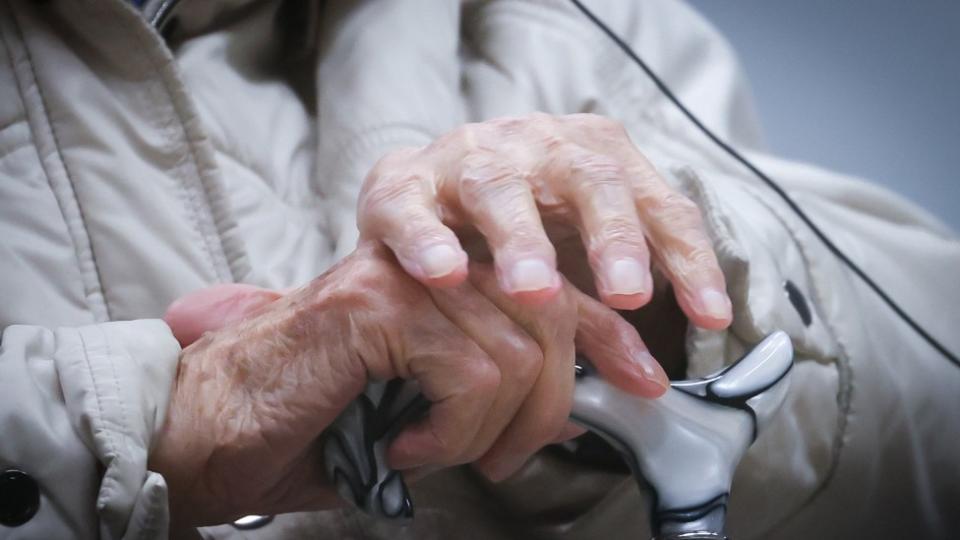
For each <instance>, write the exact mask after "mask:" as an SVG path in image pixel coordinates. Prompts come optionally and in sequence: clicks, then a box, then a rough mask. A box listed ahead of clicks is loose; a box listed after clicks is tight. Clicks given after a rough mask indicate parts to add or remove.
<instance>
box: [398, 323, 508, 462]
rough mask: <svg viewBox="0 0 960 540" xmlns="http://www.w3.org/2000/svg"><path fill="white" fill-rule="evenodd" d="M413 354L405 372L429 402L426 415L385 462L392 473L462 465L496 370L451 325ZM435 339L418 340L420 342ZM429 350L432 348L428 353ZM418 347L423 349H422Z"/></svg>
mask: <svg viewBox="0 0 960 540" xmlns="http://www.w3.org/2000/svg"><path fill="white" fill-rule="evenodd" d="M451 328H452V330H450V331H447V332H444V336H442V339H437V340H436V341H437V343H440V342H442V345H441V346H435V345H433V344H429V343H428V344H427V350H415V349H412V350H414V351H415V353H414V357H413V359H412V361H411V363H410V373H411V375H412V377H413V378H414V379H416V380H417V381H418V382H419V384H420V389H421V391H422V393H423V395H424V397H426V398H427V399H428V400H430V402H431V405H430V410H429V412H428V413H427V417H426V418H424V419H423V420H422V421H419V422H417V423H415V424H413V425H411V426H409V427H407V428H404V430H403V431H402V432H401V433H400V434H399V435H398V436H397V438H396V439H394V441H393V442H392V443H391V445H390V448H389V450H388V454H387V457H388V462H389V463H390V465H391V467H393V468H395V469H409V468H414V467H422V466H425V465H440V466H452V465H458V464H461V463H464V462H465V461H466V459H465V456H466V454H467V452H468V450H469V449H470V444H471V443H472V442H473V440H474V439H475V438H476V435H477V433H478V431H479V429H480V422H479V421H478V419H481V418H485V417H486V416H487V413H488V411H489V410H490V407H491V406H492V405H493V402H494V398H495V396H496V395H497V388H498V386H499V384H500V371H499V370H498V369H497V366H496V364H494V363H493V362H492V361H491V360H490V358H489V357H488V356H487V355H486V353H484V352H483V351H482V350H481V349H480V348H479V347H478V346H477V345H476V344H475V343H474V342H473V341H472V340H471V339H469V338H468V337H467V336H465V335H464V334H462V333H460V332H459V330H456V329H455V328H453V327H452V325H451ZM439 337H440V336H436V335H435V336H421V338H425V340H430V339H431V338H439ZM431 346H433V349H434V350H430V348H431ZM421 349H422V347H421Z"/></svg>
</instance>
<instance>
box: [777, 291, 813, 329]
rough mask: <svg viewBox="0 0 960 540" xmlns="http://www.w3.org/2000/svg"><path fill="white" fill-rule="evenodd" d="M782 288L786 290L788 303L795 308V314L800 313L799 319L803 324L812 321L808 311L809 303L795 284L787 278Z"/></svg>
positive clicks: (808, 324) (811, 315) (805, 324)
mask: <svg viewBox="0 0 960 540" xmlns="http://www.w3.org/2000/svg"><path fill="white" fill-rule="evenodd" d="M783 289H784V290H785V291H786V293H787V298H788V299H790V303H791V304H793V308H794V309H796V310H797V314H798V315H800V320H802V321H803V325H804V326H810V324H811V323H812V322H813V313H811V312H810V305H809V304H807V299H806V298H804V296H803V293H802V292H800V289H799V288H798V287H797V286H796V284H794V283H793V282H792V281H790V280H787V281H786V282H785V283H784V284H783Z"/></svg>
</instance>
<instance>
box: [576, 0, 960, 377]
mask: <svg viewBox="0 0 960 540" xmlns="http://www.w3.org/2000/svg"><path fill="white" fill-rule="evenodd" d="M570 1H571V2H573V5H574V6H576V7H577V9H579V10H580V12H581V13H583V14H584V15H586V17H587V18H588V19H590V21H591V22H593V24H595V25H596V26H597V27H598V28H599V29H600V30H602V31H603V33H604V34H606V35H607V37H609V38H610V39H611V40H613V42H614V43H615V44H616V45H617V47H619V48H620V50H622V51H623V52H624V53H625V54H626V55H627V56H628V57H630V59H631V60H633V61H634V63H636V64H637V66H639V67H640V69H642V70H643V72H644V73H646V74H647V77H649V78H650V80H652V81H653V83H654V84H655V85H656V86H657V88H658V89H659V90H660V92H662V93H663V95H664V96H666V97H667V99H669V100H670V102H672V103H673V104H674V105H676V107H677V108H678V109H680V112H682V113H683V115H684V116H686V117H687V119H688V120H690V121H691V122H693V124H694V125H695V126H697V128H698V129H699V130H700V131H701V132H702V133H703V134H704V135H706V136H707V138H709V139H710V140H711V141H713V142H714V143H716V145H717V146H719V147H720V148H722V149H723V151H724V152H726V153H727V154H729V155H730V157H732V158H733V159H735V160H736V161H738V162H739V163H740V164H741V165H743V166H744V167H746V168H747V169H749V170H750V172H751V173H753V174H754V175H755V176H756V177H757V178H759V179H760V180H762V181H763V182H764V183H765V184H767V185H768V186H770V189H772V190H773V191H774V192H776V194H777V195H779V196H780V198H781V199H783V201H784V202H785V203H787V206H789V207H790V209H791V210H793V211H794V212H795V213H796V214H797V216H799V217H800V219H801V220H802V221H803V222H804V223H806V224H807V226H808V227H810V230H811V231H813V233H814V234H815V235H816V236H817V238H819V239H820V241H821V242H823V244H824V245H825V246H826V247H827V249H828V250H829V251H830V252H831V253H833V254H834V255H836V257H837V258H838V259H840V260H841V261H842V262H843V264H845V265H846V266H847V268H849V269H850V270H851V271H853V273H854V274H856V275H857V277H859V278H860V279H861V280H862V281H863V282H864V283H865V284H866V285H867V286H868V287H870V289H872V290H873V292H875V293H877V296H879V297H880V299H881V300H883V302H884V303H885V304H887V305H888V306H890V309H892V310H893V312H894V313H896V314H897V315H898V316H899V317H900V318H901V319H902V320H903V321H904V322H905V323H907V324H908V325H909V326H910V328H912V329H913V330H914V331H915V332H916V333H917V334H919V335H920V337H922V338H923V339H924V340H925V341H926V342H927V343H929V344H930V346H932V347H933V348H934V349H936V350H937V351H938V352H939V353H940V354H942V355H943V356H944V358H946V359H947V360H948V361H950V362H951V363H953V365H955V366H957V367H958V368H960V358H958V357H957V355H955V354H954V353H952V352H950V351H949V350H948V349H947V348H946V346H944V345H943V344H942V343H940V342H939V341H938V340H937V339H936V338H934V337H933V336H931V335H930V333H929V332H927V331H926V330H925V329H924V328H923V327H922V326H920V324H919V323H918V322H917V321H915V320H914V319H913V317H911V316H910V315H909V314H908V313H907V312H906V311H904V309H903V308H901V307H900V305H899V304H897V302H895V301H894V300H893V299H892V298H890V295H888V294H887V293H886V291H884V290H883V289H882V288H881V287H880V286H879V285H877V283H876V282H875V281H874V280H873V279H872V278H871V277H870V276H868V275H867V273H866V272H864V271H863V270H862V269H861V268H860V267H859V266H857V264H856V263H854V262H853V261H852V260H851V259H850V257H848V256H847V254H846V253H844V252H843V250H841V249H840V248H839V247H838V246H837V245H836V244H834V243H833V241H832V240H830V238H828V237H827V235H826V234H824V232H823V231H822V230H820V228H819V227H817V225H816V224H814V222H813V220H811V219H810V217H809V216H807V214H806V213H805V212H804V211H803V210H802V209H801V208H800V206H799V205H798V204H797V203H796V201H794V200H793V199H792V198H791V197H790V195H788V194H787V192H786V191H785V190H784V189H783V188H782V187H780V185H779V184H777V183H776V182H774V181H773V179H771V178H770V177H769V176H767V174H766V173H764V172H763V171H761V170H760V169H759V168H758V167H757V166H756V165H754V164H753V163H751V162H750V160H748V159H747V158H746V157H744V156H743V154H741V153H740V152H738V151H737V150H736V149H735V148H733V147H732V146H730V145H729V144H728V143H727V142H726V141H724V140H723V139H721V138H720V137H719V136H717V134H716V133H714V132H713V131H711V130H710V128H708V127H707V126H705V125H704V124H703V122H701V121H700V119H699V118H697V117H696V116H695V115H694V114H693V113H692V112H690V110H689V109H687V107H686V106H685V105H684V104H683V103H682V102H681V101H680V99H679V98H677V96H676V95H674V93H673V91H672V90H670V87H669V86H667V85H666V83H664V82H663V80H662V79H661V78H660V77H659V76H658V75H657V74H656V73H654V71H653V70H652V69H650V66H648V65H647V63H646V62H644V61H643V60H642V59H641V58H640V56H638V55H637V53H636V52H634V50H633V48H631V47H630V45H628V44H627V43H626V42H625V41H623V39H621V38H620V36H618V35H617V34H616V33H615V32H614V31H613V30H611V29H610V27H609V26H607V25H606V24H605V23H604V22H603V21H601V20H600V19H599V18H598V17H597V16H596V15H594V14H593V12H592V11H590V10H589V9H588V8H587V7H586V6H584V5H583V4H582V3H581V2H580V0H570Z"/></svg>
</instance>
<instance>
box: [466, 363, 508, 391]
mask: <svg viewBox="0 0 960 540" xmlns="http://www.w3.org/2000/svg"><path fill="white" fill-rule="evenodd" d="M466 366H467V368H466V370H465V371H466V373H465V374H464V375H465V376H466V377H467V384H469V386H470V391H471V392H474V393H475V394H476V395H478V396H485V395H492V393H493V392H495V391H496V390H497V388H499V386H500V380H501V375H500V370H499V369H498V368H497V365H496V364H494V363H493V360H491V359H490V358H489V357H487V356H486V355H485V354H484V355H482V356H479V357H477V358H474V359H472V360H468V362H467V364H466Z"/></svg>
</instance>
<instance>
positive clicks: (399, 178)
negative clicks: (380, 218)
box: [358, 172, 423, 217]
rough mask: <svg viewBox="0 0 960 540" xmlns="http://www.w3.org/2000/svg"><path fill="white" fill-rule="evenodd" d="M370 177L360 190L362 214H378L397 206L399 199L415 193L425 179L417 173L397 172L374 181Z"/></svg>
mask: <svg viewBox="0 0 960 540" xmlns="http://www.w3.org/2000/svg"><path fill="white" fill-rule="evenodd" d="M369 178H370V177H368V183H367V184H365V185H364V187H363V189H362V190H361V192H360V202H359V205H358V206H359V210H360V214H361V215H365V214H374V215H376V214H379V213H380V212H381V211H383V210H385V209H388V208H393V207H395V206H396V204H397V201H399V200H401V199H404V198H407V197H409V196H412V195H415V194H416V192H417V191H418V190H419V186H420V183H421V182H422V181H423V180H422V178H421V177H420V176H419V175H417V174H398V173H396V172H393V173H390V174H386V175H382V176H379V177H378V179H377V180H376V181H374V182H370V181H369ZM368 217H370V216H368Z"/></svg>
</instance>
